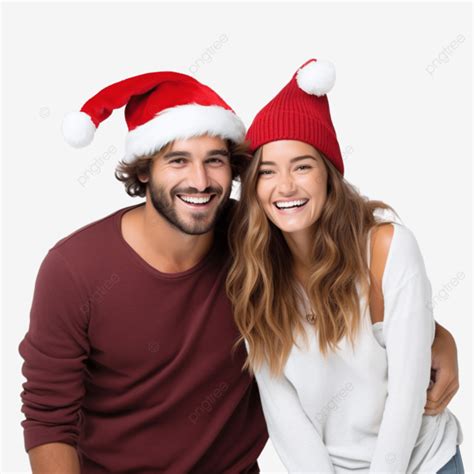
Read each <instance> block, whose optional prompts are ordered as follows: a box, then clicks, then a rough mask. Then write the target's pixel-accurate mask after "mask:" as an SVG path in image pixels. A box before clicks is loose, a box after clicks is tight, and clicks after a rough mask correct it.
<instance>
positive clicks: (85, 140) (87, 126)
mask: <svg viewBox="0 0 474 474" xmlns="http://www.w3.org/2000/svg"><path fill="white" fill-rule="evenodd" d="M62 130H63V135H64V138H65V140H66V142H67V143H69V145H71V146H73V147H74V148H82V147H84V146H87V145H89V143H91V142H92V140H93V139H94V134H95V131H96V126H95V125H94V122H93V121H92V119H91V118H90V116H89V115H87V114H86V113H85V112H69V113H68V114H66V115H65V117H64V120H63V127H62Z"/></svg>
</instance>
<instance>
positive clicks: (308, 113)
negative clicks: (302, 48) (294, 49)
mask: <svg viewBox="0 0 474 474" xmlns="http://www.w3.org/2000/svg"><path fill="white" fill-rule="evenodd" d="M335 81H336V71H335V68H334V65H333V64H332V63H330V62H329V61H322V60H319V61H318V60H316V59H310V60H309V61H307V62H305V63H304V64H303V65H302V66H301V67H300V68H299V69H298V70H297V71H296V72H295V74H294V75H293V77H292V78H291V80H290V82H289V83H288V84H287V85H286V86H285V87H284V88H283V89H282V90H281V91H280V92H279V93H278V94H277V95H276V96H275V97H274V98H273V99H272V100H271V101H270V102H269V103H268V104H267V105H265V107H263V109H261V110H260V112H258V114H257V115H256V116H255V119H254V120H253V122H252V124H251V126H250V128H249V129H248V132H247V137H246V138H247V140H248V141H249V142H250V148H251V151H252V152H254V151H255V150H257V149H258V148H260V147H261V146H263V145H265V143H269V142H273V141H277V140H299V141H302V142H305V143H309V144H310V145H312V146H314V148H316V149H317V150H318V151H320V152H322V153H323V154H324V155H325V156H326V157H327V158H328V159H329V160H330V161H331V162H332V163H333V165H334V166H335V167H336V169H338V170H339V172H340V173H341V174H344V164H343V162H342V155H341V150H340V148H339V143H338V141H337V136H336V131H335V130H334V126H333V124H332V120H331V114H330V111H329V102H328V98H327V95H326V94H327V93H328V92H329V91H330V90H331V89H332V87H333V86H334V83H335Z"/></svg>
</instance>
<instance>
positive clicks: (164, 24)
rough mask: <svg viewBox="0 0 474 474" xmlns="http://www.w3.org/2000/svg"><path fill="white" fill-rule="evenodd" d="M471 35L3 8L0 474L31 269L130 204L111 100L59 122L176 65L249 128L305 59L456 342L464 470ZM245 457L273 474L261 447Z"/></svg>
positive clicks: (302, 14)
mask: <svg viewBox="0 0 474 474" xmlns="http://www.w3.org/2000/svg"><path fill="white" fill-rule="evenodd" d="M222 35H224V36H225V38H226V39H225V41H222V38H223V36H222ZM460 35H461V36H462V37H463V38H464V41H462V42H461V41H459V38H460V37H461V36H460ZM220 39H221V41H220V44H221V46H220V48H219V49H216V48H214V49H212V51H209V49H208V48H213V44H214V42H216V41H219V40H220ZM457 39H458V40H457ZM456 40H457V41H458V42H457V47H456V48H455V49H452V50H451V51H450V54H447V53H446V49H445V48H446V47H448V46H449V45H450V43H451V42H453V41H456ZM471 40H472V19H471V6H470V4H447V3H416V4H415V3H413V4H411V3H399V4H394V3H378V4H376V3H331V4H329V3H312V4H310V3H300V4H296V3H293V4H288V3H259V4H257V3H252V4H250V3H242V4H234V3H226V4H217V3H206V4H203V3H193V4H178V3H175V4H164V3H161V4H160V3H140V4H139V3H135V4H131V3H111V2H110V3H100V4H99V3H83V4H75V3H63V4H60V3H50V4H41V3H35V4H21V3H16V4H4V5H3V15H2V46H3V50H2V53H3V61H2V66H3V69H2V96H3V97H2V125H3V127H2V132H3V133H2V135H3V147H2V159H1V163H2V176H3V180H2V203H3V208H2V210H3V233H2V236H3V263H2V270H3V300H2V310H3V318H2V326H3V331H2V344H1V347H2V379H3V389H2V421H1V427H2V447H3V464H2V468H3V469H2V471H3V472H27V471H28V468H29V464H28V459H27V456H26V454H25V452H24V450H23V435H22V430H21V427H20V421H21V419H22V414H21V413H20V397H19V394H20V392H21V383H22V382H23V377H22V376H21V363H22V360H21V358H20V356H19V355H18V350H17V348H18V344H19V342H20V340H21V339H22V338H23V337H24V334H25V332H26V330H27V326H28V318H29V309H30V304H31V298H32V292H33V286H34V281H35V278H36V273H37V270H38V267H39V265H40V262H41V261H42V259H43V258H44V256H45V255H46V252H47V250H48V249H49V248H50V247H51V246H52V245H53V244H54V243H55V242H56V241H58V240H59V239H60V238H62V237H64V236H65V235H67V234H69V233H71V232H72V231H74V230H75V229H77V228H78V227H80V226H82V225H84V224H87V223H89V222H91V221H94V220H96V219H99V218H101V217H103V216H105V215H107V214H110V213H112V212H113V211H115V210H116V209H118V208H121V207H124V206H127V205H131V204H132V203H134V202H136V201H134V200H133V199H132V198H130V197H128V195H126V193H125V192H124V190H123V187H122V185H121V184H120V183H119V182H118V181H116V180H115V178H114V177H113V172H114V168H115V164H116V163H117V161H118V160H119V158H121V156H122V153H123V143H124V137H125V134H126V130H127V129H126V125H125V122H124V120H123V110H120V111H117V112H115V113H114V114H113V115H112V116H111V117H110V118H109V119H108V120H107V121H106V122H104V123H103V124H102V125H101V126H100V128H99V130H98V132H97V134H96V138H95V140H94V142H93V144H92V145H90V146H89V147H88V148H85V149H82V150H75V149H72V148H70V147H68V146H67V145H66V144H65V143H64V142H63V140H62V137H61V134H60V125H61V120H62V117H63V115H64V114H65V113H66V112H68V111H70V110H79V108H80V107H81V106H82V104H83V103H84V102H85V101H86V100H87V99H88V98H90V97H91V96H92V95H94V94H95V93H96V92H98V91H99V90H100V89H102V88H103V87H105V86H107V85H109V84H111V83H113V82H116V81H118V80H121V79H124V78H127V77H129V76H132V75H137V74H141V73H145V72H151V71H161V70H176V71H179V72H184V73H188V74H189V73H191V72H193V73H194V76H195V77H196V78H197V79H198V80H200V81H202V82H204V83H206V84H208V85H210V86H211V87H213V88H214V89H215V90H216V91H217V92H218V93H219V94H220V95H222V96H223V97H224V99H226V100H227V101H228V102H229V103H230V104H231V106H233V107H234V109H235V110H236V111H237V113H238V114H240V116H241V117H242V118H243V119H244V121H245V122H246V124H247V125H249V124H250V121H251V119H252V117H253V115H254V114H255V113H256V112H257V111H258V109H259V108H260V107H261V106H263V105H264V104H265V103H266V102H267V101H268V100H269V99H270V98H272V97H273V96H274V94H275V93H276V92H278V91H279V90H280V89H281V88H282V87H283V85H284V84H286V82H287V81H288V80H289V79H290V77H291V75H292V74H293V72H294V71H295V70H296V69H297V68H298V67H299V66H300V65H301V64H302V63H303V62H304V61H306V60H307V59H309V58H311V57H316V58H321V59H330V60H331V61H333V62H334V63H335V65H336V70H337V82H336V86H335V88H334V89H333V91H332V92H331V93H330V95H329V100H330V104H331V111H332V117H333V121H334V125H335V127H336V130H337V132H338V136H339V141H340V144H341V149H342V151H343V152H344V155H345V164H346V178H347V179H348V180H349V181H350V182H352V183H354V184H356V185H357V186H358V187H359V189H360V190H361V192H362V193H363V194H365V195H368V196H370V197H371V198H374V199H382V200H384V201H386V202H388V203H389V204H391V205H392V206H393V207H394V208H395V210H396V211H397V212H398V213H399V215H400V216H401V217H402V220H403V221H404V223H405V224H406V225H407V226H408V227H409V228H411V229H412V230H413V231H414V233H415V235H416V236H417V239H418V242H419V244H420V247H421V249H422V252H423V254H424V256H425V261H426V265H427V268H428V272H429V275H430V278H431V282H432V287H433V295H434V302H433V305H434V310H435V317H436V319H437V320H438V321H439V322H440V323H442V324H443V325H445V326H446V327H447V328H448V329H449V330H450V331H451V332H452V333H453V334H454V336H455V338H456V341H457V344H458V349H459V362H460V378H461V389H460V391H459V393H458V394H457V395H456V397H455V399H454V400H453V401H452V403H451V404H450V409H451V410H452V411H453V412H454V413H455V414H456V415H457V417H458V418H459V420H460V421H461V424H462V426H463V430H464V439H465V441H464V443H463V448H464V450H463V457H464V463H465V468H466V472H472V454H471V445H472V428H471V418H472V408H471V399H472V362H471V357H472V354H471V345H472V322H471V321H472V316H473V312H472V305H471V287H472V273H471V258H472V254H471V241H472V234H471V218H472V206H471V197H472V196H471V186H472V183H471V170H472V168H471V159H472V148H471V131H472V117H471V113H472V96H471V82H472V72H471V66H472V65H471V58H472V46H471ZM443 50H444V53H445V55H443ZM206 51H207V56H206ZM428 71H430V72H428ZM111 150H112V151H111ZM113 150H115V151H113ZM97 163H101V164H100V166H98V165H97ZM84 176H85V177H86V178H87V179H85V178H84ZM81 177H82V178H81ZM81 183H82V184H81ZM461 275H464V276H463V277H462V278H461V277H460V276H461ZM453 278H454V279H456V281H457V285H456V286H454V285H453V284H452V283H450V282H452V279H453ZM449 285H450V286H449ZM448 286H449V288H450V289H449V290H448V289H447V288H448ZM51 296H52V297H54V295H51ZM259 462H260V467H261V469H262V471H263V472H271V471H275V472H276V471H284V469H283V466H282V464H281V463H280V461H279V459H278V457H277V455H276V453H275V452H274V450H273V448H272V447H271V444H268V445H267V447H266V449H265V451H264V452H263V454H262V456H261V458H260V459H259Z"/></svg>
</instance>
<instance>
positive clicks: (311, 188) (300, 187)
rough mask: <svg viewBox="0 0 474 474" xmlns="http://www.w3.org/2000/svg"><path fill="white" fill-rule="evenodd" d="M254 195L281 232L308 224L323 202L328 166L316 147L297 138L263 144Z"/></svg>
mask: <svg viewBox="0 0 474 474" xmlns="http://www.w3.org/2000/svg"><path fill="white" fill-rule="evenodd" d="M258 173H259V176H258V181H257V199H258V201H259V203H260V205H261V206H262V208H263V210H264V211H265V214H266V216H267V217H268V219H270V220H271V221H272V222H273V223H274V224H275V225H276V226H277V227H278V228H279V229H281V231H282V232H289V233H291V232H298V231H301V230H304V229H307V228H309V227H311V226H312V225H313V224H314V223H315V222H316V221H317V220H318V219H319V216H320V215H321V211H322V209H323V206H324V203H325V202H326V191H327V179H328V177H327V170H326V167H325V165H324V162H323V159H322V157H321V155H320V154H319V153H318V151H317V150H316V149H315V148H314V147H312V146H311V145H308V144H307V143H304V142H300V141H297V140H279V141H275V142H271V143H267V144H265V145H263V149H262V154H261V162H260V165H259V170H258Z"/></svg>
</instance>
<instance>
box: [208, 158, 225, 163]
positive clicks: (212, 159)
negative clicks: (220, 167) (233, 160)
mask: <svg viewBox="0 0 474 474" xmlns="http://www.w3.org/2000/svg"><path fill="white" fill-rule="evenodd" d="M209 161H213V162H214V163H224V162H223V161H222V160H221V159H220V158H210V159H209Z"/></svg>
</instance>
